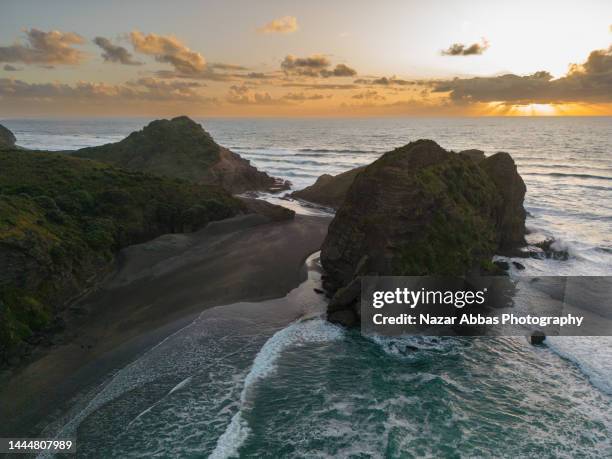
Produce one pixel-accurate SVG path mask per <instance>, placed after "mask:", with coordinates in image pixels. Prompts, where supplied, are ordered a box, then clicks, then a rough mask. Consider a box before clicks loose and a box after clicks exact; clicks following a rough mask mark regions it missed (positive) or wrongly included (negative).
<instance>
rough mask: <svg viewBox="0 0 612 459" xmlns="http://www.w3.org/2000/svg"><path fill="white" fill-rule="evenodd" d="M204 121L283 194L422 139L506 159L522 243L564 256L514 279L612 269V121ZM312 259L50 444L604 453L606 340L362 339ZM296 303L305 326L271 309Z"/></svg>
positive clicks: (199, 449) (96, 401) (128, 377)
mask: <svg viewBox="0 0 612 459" xmlns="http://www.w3.org/2000/svg"><path fill="white" fill-rule="evenodd" d="M147 121H148V120H146V119H133V118H132V119H78V120H2V121H1V123H2V124H4V125H5V126H7V127H8V128H9V129H11V130H12V131H13V132H14V133H15V135H16V137H17V140H18V144H19V145H22V146H24V147H28V148H41V149H51V150H67V149H76V148H81V147H84V146H92V145H99V144H103V143H107V142H114V141H117V140H120V139H121V138H123V137H125V136H126V135H127V134H129V133H130V132H131V131H134V130H137V129H140V128H141V127H142V126H143V125H145V124H146V123H147ZM198 121H199V122H201V123H202V125H203V126H204V128H205V129H206V130H207V131H208V132H210V133H211V135H212V136H213V137H214V138H215V140H216V141H217V142H218V143H220V144H221V145H224V146H226V147H228V148H230V149H231V150H233V151H235V152H237V153H239V154H240V155H242V156H243V157H245V158H247V159H249V160H251V162H252V163H253V164H254V165H255V166H257V167H258V168H260V169H262V170H265V171H266V172H268V173H270V174H271V175H274V176H278V177H282V178H285V179H287V180H290V181H291V182H292V184H293V188H294V189H301V188H303V187H305V186H307V185H310V184H312V183H314V181H315V180H316V178H317V177H318V176H319V175H321V174H323V173H329V174H336V173H339V172H343V171H345V170H348V169H350V168H353V167H355V166H359V165H365V164H368V163H370V162H372V161H373V160H374V159H376V158H377V157H379V156H380V155H381V154H382V153H384V152H385V151H389V150H391V149H393V148H395V147H399V146H402V145H404V144H406V143H408V142H410V141H414V140H417V139H420V138H430V139H433V140H435V141H437V142H438V143H439V144H440V145H441V146H442V147H444V148H447V149H453V150H457V151H458V150H463V149H471V148H477V149H481V150H484V151H485V153H486V154H492V153H495V152H497V151H506V152H508V153H510V154H511V155H512V156H513V158H514V160H515V161H516V163H517V166H518V170H519V172H520V173H521V175H522V176H523V178H524V180H525V183H526V185H527V195H526V202H525V207H526V209H527V211H528V212H529V216H528V220H527V226H528V229H529V231H530V234H529V236H528V240H529V242H536V241H539V240H542V239H544V238H547V237H553V238H554V239H555V241H556V242H555V248H557V249H559V250H566V251H567V252H568V254H569V259H568V260H554V259H542V260H540V259H522V260H520V261H521V263H523V264H524V265H525V267H526V269H525V270H524V271H521V272H520V274H523V275H528V276H534V275H582V276H589V275H591V276H592V275H612V118H452V119H438V118H432V119H417V118H402V119H387V118H384V119H290V120H289V119H287V120H281V119H257V120H255V119H202V120H198ZM264 198H266V199H269V200H271V201H273V202H275V203H280V204H283V203H285V204H286V205H287V203H286V201H283V200H279V199H277V198H275V197H273V196H264ZM288 205H291V206H292V208H295V209H296V210H298V211H299V212H304V213H309V212H313V209H311V208H309V207H304V206H302V205H300V203H289V204H288ZM319 212H320V211H319ZM309 266H310V271H309V280H307V281H306V282H304V283H303V284H302V285H301V286H300V287H298V288H297V289H296V290H294V291H293V292H292V293H290V294H289V295H288V297H286V298H284V299H279V300H274V301H272V302H270V301H268V302H263V303H241V304H236V305H227V306H221V307H218V308H214V309H210V310H207V311H205V312H204V313H202V315H201V316H200V317H199V318H198V319H196V320H195V321H194V322H193V323H192V324H191V325H189V326H187V327H185V328H184V329H182V330H180V331H178V332H177V333H175V334H174V335H172V336H170V337H168V338H166V340H164V341H163V342H162V343H160V344H158V345H157V346H155V347H154V348H152V349H150V350H149V351H148V352H146V353H145V354H144V355H143V356H142V357H140V358H139V359H138V360H136V361H135V362H133V363H132V364H130V365H128V366H127V367H125V368H123V369H121V370H120V371H118V372H117V373H115V374H112V375H108V379H107V380H106V381H104V382H100V385H99V386H97V387H96V388H95V390H93V391H91V392H90V393H87V394H82V401H81V402H80V403H78V404H76V405H75V408H74V409H73V411H71V412H70V413H67V414H65V415H64V416H60V418H59V419H57V420H56V422H54V423H53V424H52V425H50V426H49V429H48V433H49V434H54V435H55V434H58V433H59V434H60V435H75V434H76V435H77V437H78V442H79V446H78V448H79V453H80V455H83V456H84V457H87V456H91V457H99V454H96V452H98V453H99V451H105V454H103V456H104V457H131V456H136V457H150V456H153V455H157V456H161V457H207V456H211V457H231V456H235V455H240V456H244V457H253V456H257V457H356V458H357V457H423V456H425V457H491V456H495V457H500V456H502V457H509V456H511V457H538V458H541V457H606V456H607V457H610V456H612V339H610V338H590V337H582V338H567V337H566V338H549V339H548V340H547V343H548V344H547V345H546V346H544V347H533V346H530V345H528V344H527V342H526V340H525V339H522V338H486V339H485V338H446V339H442V338H437V339H434V338H421V339H417V338H393V339H382V338H379V339H368V338H365V337H363V336H361V335H360V334H359V333H358V332H356V331H353V330H348V331H347V330H343V329H340V328H338V327H336V326H333V325H330V324H328V323H326V322H325V321H324V320H322V319H320V318H317V315H318V314H319V313H321V312H322V311H323V310H324V308H325V305H324V304H323V302H322V300H321V299H320V297H319V296H317V295H315V294H313V293H312V288H313V285H316V284H317V282H318V278H319V276H320V274H319V272H318V270H317V269H316V254H315V255H313V257H311V259H310V260H309ZM513 269H514V268H513ZM511 275H519V273H518V272H516V271H512V272H511ZM282 305H284V307H281V306H282ZM291 308H293V309H295V308H298V310H299V311H301V312H304V313H305V314H306V315H307V316H308V317H309V318H310V319H309V320H301V321H297V322H291V321H290V320H289V319H287V320H284V319H283V317H285V315H284V314H282V313H278V314H274V313H271V312H270V311H277V310H286V309H291Z"/></svg>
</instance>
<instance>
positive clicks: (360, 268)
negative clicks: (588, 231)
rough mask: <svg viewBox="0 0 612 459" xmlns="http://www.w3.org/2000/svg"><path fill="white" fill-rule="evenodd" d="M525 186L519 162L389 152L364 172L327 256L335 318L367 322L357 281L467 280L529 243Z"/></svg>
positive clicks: (333, 228) (415, 149) (440, 152)
mask: <svg viewBox="0 0 612 459" xmlns="http://www.w3.org/2000/svg"><path fill="white" fill-rule="evenodd" d="M524 195H525V185H524V183H523V180H522V179H521V177H520V176H519V175H518V173H517V171H516V167H515V166H514V162H513V161H512V158H511V157H510V156H509V155H507V154H506V153H498V154H496V155H493V156H491V157H489V158H486V159H481V158H476V157H475V156H474V155H472V154H456V153H453V152H449V151H446V150H444V149H443V148H441V147H440V146H439V145H438V144H436V143H435V142H433V141H431V140H419V141H417V142H413V143H410V144H408V145H406V146H404V147H402V148H398V149H396V150H393V151H391V152H388V153H386V154H385V155H383V156H382V157H381V158H379V159H378V160H377V161H375V162H374V163H372V164H370V165H369V166H367V167H366V168H365V169H364V170H363V171H361V172H360V173H359V174H357V175H356V177H355V180H354V182H353V183H352V185H351V186H350V188H349V190H348V192H347V195H346V198H345V200H344V203H343V204H342V205H341V206H340V208H339V209H338V212H337V213H336V216H335V218H334V220H333V221H332V223H331V225H330V227H329V232H328V235H327V238H326V239H325V242H324V243H323V247H322V249H321V262H322V264H323V267H324V268H325V271H326V273H327V278H326V288H328V289H329V290H331V291H336V294H335V296H334V298H333V299H332V302H331V304H330V307H329V310H328V313H329V318H330V320H332V321H333V320H337V321H341V322H345V323H350V322H354V321H355V320H357V319H358V310H357V309H356V307H355V300H356V295H357V294H358V292H359V289H358V281H359V279H358V276H360V275H364V274H372V275H398V276H401V275H429V274H437V275H462V274H465V273H467V272H469V271H471V270H473V269H478V268H480V267H488V266H489V265H490V260H491V257H492V256H493V255H494V254H495V253H496V252H498V251H500V250H502V249H508V248H511V247H513V246H516V245H520V244H522V243H524V239H523V235H524V234H525V211H524V209H523V198H524Z"/></svg>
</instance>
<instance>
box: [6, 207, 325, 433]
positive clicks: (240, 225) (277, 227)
mask: <svg viewBox="0 0 612 459" xmlns="http://www.w3.org/2000/svg"><path fill="white" fill-rule="evenodd" d="M330 221H331V217H315V216H303V215H296V216H295V218H294V219H293V220H289V221H282V222H272V223H267V222H266V223H264V222H262V219H261V218H260V217H257V216H253V215H251V216H243V217H236V218H231V219H227V220H224V221H221V222H216V223H214V224H211V225H209V226H207V227H206V228H204V229H202V230H200V231H198V232H195V233H189V234H167V235H164V236H160V237H159V238H156V239H154V240H152V241H149V242H147V243H143V244H138V245H134V246H130V247H128V248H126V249H124V250H123V251H122V252H121V255H120V256H119V258H118V268H117V270H116V271H115V272H114V274H111V275H110V276H108V277H107V278H106V279H105V280H104V281H103V282H102V283H101V284H100V286H99V287H98V288H96V289H94V290H93V291H92V292H89V293H88V294H86V295H85V296H84V297H83V298H82V299H81V300H80V301H78V302H77V303H76V304H75V305H74V306H72V307H71V308H70V309H71V310H72V311H73V315H74V317H73V318H71V320H70V321H69V323H68V324H67V326H66V331H65V332H63V333H62V341H64V342H61V343H59V344H53V345H52V346H51V347H48V348H45V349H42V350H40V351H38V352H37V353H36V355H35V358H34V360H32V361H30V362H28V363H27V364H26V365H25V366H23V367H20V368H18V369H17V370H16V371H15V372H14V373H12V374H10V375H9V376H8V378H7V379H6V381H4V383H3V387H2V389H1V390H0V406H1V408H0V418H2V419H7V420H9V421H8V422H6V423H4V425H3V426H2V428H1V430H2V432H0V433H2V434H4V436H8V435H9V433H10V436H16V435H21V436H28V435H30V436H31V435H36V434H38V433H40V432H41V430H42V429H43V428H44V427H45V425H46V424H48V421H49V418H50V417H51V416H53V414H54V413H55V412H58V411H61V412H64V413H65V412H66V411H67V408H68V405H69V403H70V402H71V401H72V400H73V399H74V397H75V395H77V393H80V394H83V393H86V392H88V391H90V390H92V389H93V388H94V387H95V385H97V384H99V383H100V382H101V379H102V378H103V377H104V376H105V375H107V374H109V373H111V372H112V371H113V370H116V369H118V368H121V367H122V366H124V365H126V364H127V363H129V362H130V361H132V360H134V358H136V357H137V356H138V355H139V354H141V353H142V352H144V351H145V350H147V349H148V348H150V347H151V346H153V345H155V344H156V343H158V342H159V341H161V340H162V339H164V338H165V337H167V336H169V335H171V334H172V333H174V332H176V331H177V330H179V329H181V328H183V327H184V326H185V325H187V324H188V323H189V322H190V321H192V320H193V319H194V318H195V317H196V316H197V315H198V314H200V313H201V312H202V311H203V310H205V309H209V308H212V307H215V306H221V305H224V304H230V303H236V302H243V301H250V302H257V301H263V300H267V299H272V298H279V297H283V296H285V295H286V294H287V293H288V292H289V291H290V290H292V289H293V288H295V287H296V286H297V285H299V284H300V283H301V282H302V281H303V280H304V279H305V277H306V272H305V266H304V262H305V260H306V258H307V257H308V256H309V255H310V254H312V253H314V252H316V251H317V250H319V248H320V246H321V243H322V242H323V239H324V238H325V235H326V233H327V226H328V224H329V222H330ZM39 413H44V415H43V416H40V415H39Z"/></svg>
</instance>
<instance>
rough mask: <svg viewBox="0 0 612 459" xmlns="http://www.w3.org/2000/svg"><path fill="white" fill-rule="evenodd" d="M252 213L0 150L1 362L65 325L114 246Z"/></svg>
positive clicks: (42, 156)
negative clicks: (70, 305) (73, 302)
mask: <svg viewBox="0 0 612 459" xmlns="http://www.w3.org/2000/svg"><path fill="white" fill-rule="evenodd" d="M251 207H253V203H249V202H243V201H241V200H239V199H236V198H234V197H232V196H231V195H230V194H229V193H228V192H226V191H225V190H223V189H221V188H219V187H216V186H208V185H198V184H194V183H190V182H187V181H184V180H179V179H175V178H168V177H161V176H154V175H149V174H145V173H142V172H136V171H128V170H122V169H118V168H115V167H113V166H110V165H108V164H103V163H99V162H95V161H91V160H85V159H80V158H74V157H71V156H68V155H62V154H57V153H47V152H39V151H27V150H17V149H10V148H8V149H7V148H5V149H0V266H2V270H1V272H0V366H1V364H2V363H7V359H8V358H9V355H10V356H11V358H12V359H14V358H15V356H16V355H17V356H19V355H20V353H23V352H25V349H26V348H27V345H26V344H25V342H27V341H29V342H34V341H32V340H35V339H36V336H35V333H36V332H37V331H42V330H49V329H53V328H54V327H59V326H61V323H58V319H57V314H58V312H59V311H60V310H61V309H62V308H63V307H64V306H65V305H66V303H67V302H68V301H69V300H70V299H71V298H72V297H74V296H75V295H78V294H80V293H82V292H83V291H84V289H86V287H87V286H88V285H91V284H92V283H93V282H94V281H95V280H96V279H97V278H99V277H100V275H102V274H104V273H105V272H107V271H108V269H109V268H110V267H111V266H112V260H113V256H114V254H115V253H116V251H117V250H118V249H120V248H122V247H125V246H127V245H129V244H133V243H138V242H142V241H146V240H149V239H152V238H154V237H156V236H159V235H161V234H164V233H173V232H183V231H194V230H196V229H198V228H201V227H203V226H205V225H206V224H207V223H208V222H211V221H215V220H221V219H224V218H228V217H232V216H234V215H237V214H241V213H247V212H249V208H251ZM273 207H274V206H273ZM267 210H269V209H263V211H267ZM255 211H257V209H256V210H255Z"/></svg>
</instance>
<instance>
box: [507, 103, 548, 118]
mask: <svg viewBox="0 0 612 459" xmlns="http://www.w3.org/2000/svg"><path fill="white" fill-rule="evenodd" d="M557 113H558V111H557V109H556V107H555V106H554V105H552V104H526V105H513V106H512V107H511V109H510V113H509V114H511V115H515V116H552V115H556V114H557Z"/></svg>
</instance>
